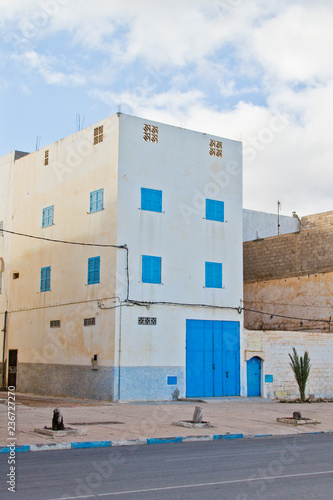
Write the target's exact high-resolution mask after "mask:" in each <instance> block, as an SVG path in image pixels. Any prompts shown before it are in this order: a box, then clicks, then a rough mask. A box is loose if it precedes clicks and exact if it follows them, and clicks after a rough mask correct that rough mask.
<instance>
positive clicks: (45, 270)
mask: <svg viewBox="0 0 333 500" xmlns="http://www.w3.org/2000/svg"><path fill="white" fill-rule="evenodd" d="M49 290H51V267H50V266H48V267H42V269H41V271H40V291H41V292H48V291H49Z"/></svg>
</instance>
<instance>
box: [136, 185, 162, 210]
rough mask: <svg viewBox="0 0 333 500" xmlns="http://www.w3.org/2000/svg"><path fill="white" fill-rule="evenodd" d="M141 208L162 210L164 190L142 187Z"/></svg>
mask: <svg viewBox="0 0 333 500" xmlns="http://www.w3.org/2000/svg"><path fill="white" fill-rule="evenodd" d="M141 210H150V211H151V212H162V191H158V190H157V189H147V188H141Z"/></svg>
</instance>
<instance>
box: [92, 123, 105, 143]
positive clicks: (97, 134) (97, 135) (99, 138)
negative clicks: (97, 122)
mask: <svg viewBox="0 0 333 500" xmlns="http://www.w3.org/2000/svg"><path fill="white" fill-rule="evenodd" d="M99 142H103V125H101V126H100V127H96V128H94V145H95V144H98V143H99Z"/></svg>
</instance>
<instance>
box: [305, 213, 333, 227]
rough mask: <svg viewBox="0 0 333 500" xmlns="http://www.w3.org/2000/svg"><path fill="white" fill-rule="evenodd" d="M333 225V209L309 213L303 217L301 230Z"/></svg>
mask: <svg viewBox="0 0 333 500" xmlns="http://www.w3.org/2000/svg"><path fill="white" fill-rule="evenodd" d="M329 227H333V210H332V211H330V212H323V213H321V214H314V215H307V216H305V217H302V219H301V230H302V231H303V230H306V229H317V228H322V229H323V228H329Z"/></svg>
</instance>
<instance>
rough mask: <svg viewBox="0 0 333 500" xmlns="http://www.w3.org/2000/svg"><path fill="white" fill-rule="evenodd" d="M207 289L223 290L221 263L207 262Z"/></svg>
mask: <svg viewBox="0 0 333 500" xmlns="http://www.w3.org/2000/svg"><path fill="white" fill-rule="evenodd" d="M205 286H206V288H222V264H221V263H220V262H205Z"/></svg>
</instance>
